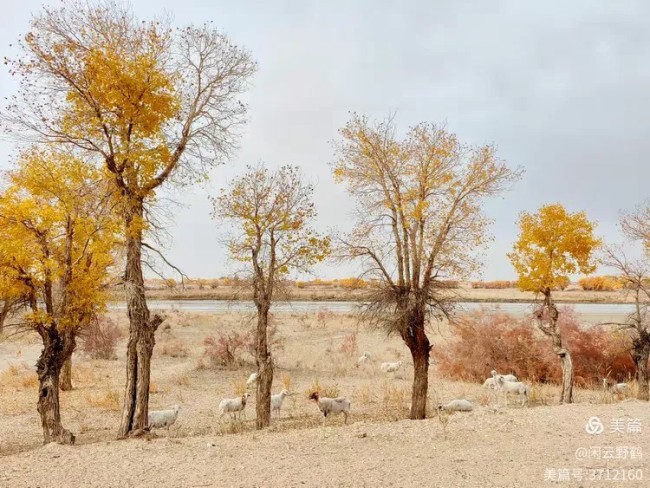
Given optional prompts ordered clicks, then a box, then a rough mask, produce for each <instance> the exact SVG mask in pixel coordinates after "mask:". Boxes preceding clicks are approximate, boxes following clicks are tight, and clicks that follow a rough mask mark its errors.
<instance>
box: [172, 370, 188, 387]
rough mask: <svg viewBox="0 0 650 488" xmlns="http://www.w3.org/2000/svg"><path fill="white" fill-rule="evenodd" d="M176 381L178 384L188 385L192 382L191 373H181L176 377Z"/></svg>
mask: <svg viewBox="0 0 650 488" xmlns="http://www.w3.org/2000/svg"><path fill="white" fill-rule="evenodd" d="M175 383H176V384H177V385H178V386H188V385H189V384H190V375H189V374H187V373H183V374H179V375H178V376H177V377H176V379H175Z"/></svg>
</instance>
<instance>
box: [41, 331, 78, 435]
mask: <svg viewBox="0 0 650 488" xmlns="http://www.w3.org/2000/svg"><path fill="white" fill-rule="evenodd" d="M39 333H40V335H41V338H42V339H43V351H42V352H41V356H40V357H39V359H38V362H37V363H36V373H37V374H38V405H37V410H38V413H39V415H40V417H41V425H42V427H43V443H44V444H47V443H48V442H53V441H54V442H58V443H60V444H74V442H75V436H74V435H73V434H72V433H71V432H70V431H68V430H66V429H64V428H63V426H62V425H61V412H60V404H59V376H60V374H61V368H62V366H63V363H64V361H65V358H66V356H67V355H68V352H69V350H71V348H72V347H74V345H73V344H72V345H71V344H70V342H71V341H70V340H66V338H64V337H63V336H61V335H60V334H59V333H58V331H57V330H56V325H53V326H51V327H47V328H46V327H43V328H41V329H40V330H39Z"/></svg>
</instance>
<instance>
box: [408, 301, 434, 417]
mask: <svg viewBox="0 0 650 488" xmlns="http://www.w3.org/2000/svg"><path fill="white" fill-rule="evenodd" d="M404 321H405V324H404V327H403V328H402V331H401V335H402V339H403V340H404V342H405V343H406V345H407V347H408V348H409V350H410V351H411V356H412V358H413V369H414V372H413V389H412V391H411V412H410V418H411V419H412V420H421V419H424V418H426V416H427V394H428V389H429V353H430V351H431V344H430V343H429V338H428V337H427V334H426V331H425V329H424V325H425V310H424V304H419V303H416V304H415V305H413V306H408V305H406V312H405V314H404Z"/></svg>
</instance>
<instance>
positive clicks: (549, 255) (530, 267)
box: [508, 204, 601, 292]
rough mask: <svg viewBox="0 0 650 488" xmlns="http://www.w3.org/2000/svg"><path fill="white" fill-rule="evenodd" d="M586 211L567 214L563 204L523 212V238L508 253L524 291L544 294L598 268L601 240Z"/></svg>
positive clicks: (521, 235)
mask: <svg viewBox="0 0 650 488" xmlns="http://www.w3.org/2000/svg"><path fill="white" fill-rule="evenodd" d="M594 227H595V224H594V223H593V222H591V221H589V220H588V219H587V215H586V214H585V212H575V213H570V212H567V211H566V209H565V208H564V207H563V206H562V205H561V204H552V205H545V206H543V207H541V208H540V209H539V210H538V212H537V213H535V214H529V213H527V212H523V213H522V214H521V216H520V218H519V238H518V240H517V241H516V242H515V244H514V246H513V251H512V252H511V253H509V254H508V257H509V259H510V262H511V263H512V265H513V266H514V268H515V270H516V271H517V274H518V276H519V281H518V282H517V285H518V287H519V288H520V289H521V290H526V291H533V292H544V291H545V290H555V289H562V288H563V287H566V286H567V282H568V280H569V276H568V275H570V274H578V273H580V274H589V273H592V272H593V271H594V270H595V269H596V265H595V260H594V251H595V249H596V248H598V246H600V244H601V241H600V240H599V239H598V238H596V237H595V236H594Z"/></svg>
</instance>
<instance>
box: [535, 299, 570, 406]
mask: <svg viewBox="0 0 650 488" xmlns="http://www.w3.org/2000/svg"><path fill="white" fill-rule="evenodd" d="M558 317H559V312H558V310H557V307H556V306H555V303H554V302H553V300H552V298H551V290H548V289H547V290H546V291H545V292H544V303H543V305H542V309H541V310H540V311H539V312H538V316H537V319H538V325H539V328H540V330H541V331H542V332H543V333H544V334H546V335H547V336H548V337H550V338H551V341H552V345H553V352H555V354H556V355H557V357H558V358H559V360H560V366H561V367H562V392H561V394H560V403H573V360H572V359H571V352H570V351H569V350H568V349H567V348H566V347H565V346H564V345H563V343H562V335H561V334H560V331H559V329H558V325H557V322H558Z"/></svg>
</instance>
